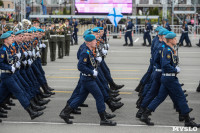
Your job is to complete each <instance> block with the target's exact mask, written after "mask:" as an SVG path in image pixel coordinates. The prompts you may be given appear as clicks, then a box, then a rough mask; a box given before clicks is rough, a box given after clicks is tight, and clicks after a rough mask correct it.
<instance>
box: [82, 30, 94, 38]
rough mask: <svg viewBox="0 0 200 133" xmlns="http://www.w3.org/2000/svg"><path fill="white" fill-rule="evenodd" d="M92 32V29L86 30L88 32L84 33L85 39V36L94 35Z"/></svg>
mask: <svg viewBox="0 0 200 133" xmlns="http://www.w3.org/2000/svg"><path fill="white" fill-rule="evenodd" d="M91 30H92V29H88V30H86V31H85V32H84V33H83V38H85V36H86V35H88V34H92V31H91Z"/></svg>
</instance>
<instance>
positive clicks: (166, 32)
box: [162, 30, 171, 35]
mask: <svg viewBox="0 0 200 133" xmlns="http://www.w3.org/2000/svg"><path fill="white" fill-rule="evenodd" d="M169 33H171V32H170V31H168V30H165V31H163V33H162V34H163V35H167V34H169Z"/></svg>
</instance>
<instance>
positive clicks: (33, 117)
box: [31, 112, 44, 120]
mask: <svg viewBox="0 0 200 133" xmlns="http://www.w3.org/2000/svg"><path fill="white" fill-rule="evenodd" d="M43 114H44V113H43V112H41V113H40V114H37V115H35V116H32V117H31V120H34V119H35V118H37V117H40V116H41V115H43Z"/></svg>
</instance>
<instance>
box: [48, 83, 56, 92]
mask: <svg viewBox="0 0 200 133" xmlns="http://www.w3.org/2000/svg"><path fill="white" fill-rule="evenodd" d="M46 86H47V88H48V90H49V91H54V90H55V89H53V88H51V87H50V86H49V85H48V84H46Z"/></svg>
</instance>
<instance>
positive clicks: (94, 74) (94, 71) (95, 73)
mask: <svg viewBox="0 0 200 133" xmlns="http://www.w3.org/2000/svg"><path fill="white" fill-rule="evenodd" d="M97 75H98V72H97V71H96V70H95V69H94V70H93V76H94V77H97Z"/></svg>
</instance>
